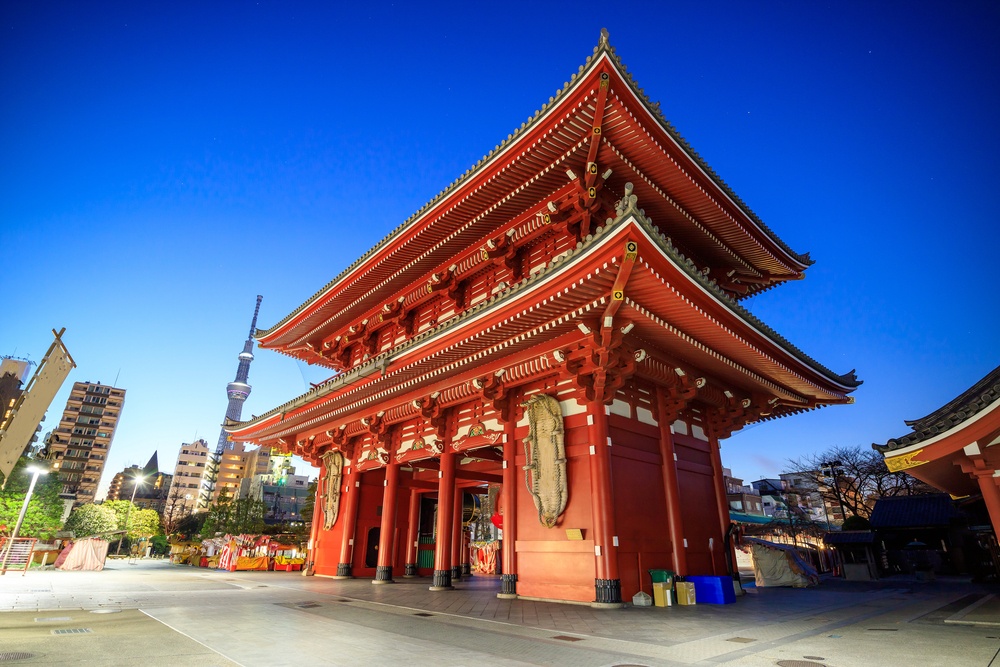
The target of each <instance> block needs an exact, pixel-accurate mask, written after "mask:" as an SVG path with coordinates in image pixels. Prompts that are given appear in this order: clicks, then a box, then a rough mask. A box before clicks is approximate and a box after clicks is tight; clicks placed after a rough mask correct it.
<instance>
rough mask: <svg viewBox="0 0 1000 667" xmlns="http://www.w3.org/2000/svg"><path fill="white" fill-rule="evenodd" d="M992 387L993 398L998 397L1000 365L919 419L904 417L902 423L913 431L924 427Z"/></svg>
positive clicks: (999, 393) (999, 392) (999, 391)
mask: <svg viewBox="0 0 1000 667" xmlns="http://www.w3.org/2000/svg"><path fill="white" fill-rule="evenodd" d="M991 387H992V393H993V399H994V400H996V399H997V398H1000V366H997V367H996V368H994V369H993V370H992V371H990V372H989V373H987V374H986V375H985V376H984V377H983V378H982V379H980V380H979V382H977V383H976V384H974V385H972V386H971V387H969V388H968V389H966V390H965V391H963V392H962V393H961V394H959V395H958V396H956V397H955V398H953V399H952V400H950V401H948V402H947V403H946V404H945V405H942V406H941V407H940V408H938V409H937V410H934V411H933V412H931V413H930V414H927V415H925V416H923V417H921V418H920V419H904V420H903V423H904V424H906V425H907V426H910V427H912V428H913V430H914V431H916V430H920V429H921V428H926V427H927V426H930V425H931V424H933V423H934V422H937V421H940V420H941V419H942V418H944V417H947V416H948V415H949V414H951V413H952V412H954V411H955V409H956V408H958V407H959V406H961V405H963V404H965V403H968V402H969V401H970V399H973V398H977V397H978V398H982V395H983V394H985V393H990V389H991ZM990 402H992V401H990Z"/></svg>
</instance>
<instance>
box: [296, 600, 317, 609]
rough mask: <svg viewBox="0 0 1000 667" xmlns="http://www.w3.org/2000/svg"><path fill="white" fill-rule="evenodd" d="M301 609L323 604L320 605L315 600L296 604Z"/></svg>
mask: <svg viewBox="0 0 1000 667" xmlns="http://www.w3.org/2000/svg"><path fill="white" fill-rule="evenodd" d="M295 606H296V607H298V608H299V609H315V608H316V607H321V606H323V605H318V604H316V603H315V602H303V603H302V604H297V605H295Z"/></svg>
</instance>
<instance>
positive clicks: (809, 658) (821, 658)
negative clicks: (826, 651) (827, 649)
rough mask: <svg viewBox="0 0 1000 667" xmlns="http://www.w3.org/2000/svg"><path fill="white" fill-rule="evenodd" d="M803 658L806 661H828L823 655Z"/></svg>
mask: <svg viewBox="0 0 1000 667" xmlns="http://www.w3.org/2000/svg"><path fill="white" fill-rule="evenodd" d="M802 657H803V658H805V659H806V660H826V658H824V657H823V656H821V655H804V656H802Z"/></svg>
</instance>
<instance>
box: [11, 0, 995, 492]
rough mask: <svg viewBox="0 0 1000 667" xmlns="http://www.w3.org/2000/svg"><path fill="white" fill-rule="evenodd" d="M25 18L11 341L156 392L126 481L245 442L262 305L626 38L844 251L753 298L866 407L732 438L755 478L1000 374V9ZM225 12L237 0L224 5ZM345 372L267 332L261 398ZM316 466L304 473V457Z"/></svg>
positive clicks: (760, 182) (337, 267) (730, 447)
mask: <svg viewBox="0 0 1000 667" xmlns="http://www.w3.org/2000/svg"><path fill="white" fill-rule="evenodd" d="M335 4H336V3H316V4H309V3H278V2H259V3H254V4H251V3H200V4H196V3H162V2H143V3H134V2H133V3H120V4H118V3H69V2H67V3H50V2H32V3H4V4H3V5H2V6H0V35H2V37H0V86H2V95H0V146H2V151H0V248H2V250H3V255H4V257H5V260H6V261H5V262H4V269H3V270H2V271H0V291H2V294H3V299H4V310H3V312H4V316H3V318H2V319H0V354H8V355H10V354H14V355H17V356H26V355H28V356H30V358H32V359H34V360H36V361H38V360H40V359H41V357H42V355H43V354H44V352H45V350H46V348H47V347H48V344H49V342H50V338H51V334H50V330H51V329H52V328H60V327H66V334H65V341H66V344H67V346H68V347H69V349H70V351H71V353H72V354H73V355H74V357H75V359H76V360H77V363H78V364H79V367H78V368H77V369H76V370H75V371H74V372H73V373H72V374H71V376H70V380H69V381H68V382H67V384H66V387H65V388H64V389H63V391H62V392H61V393H60V394H59V395H58V396H57V397H56V400H55V402H54V403H53V408H52V409H50V412H49V415H50V418H49V420H48V422H47V423H46V424H45V425H44V427H45V428H46V429H49V428H53V427H54V425H55V424H54V422H55V420H56V419H57V418H58V414H59V412H60V411H61V407H62V405H64V404H65V399H66V396H67V395H68V388H69V385H70V383H71V382H72V381H74V380H89V381H102V382H104V383H106V384H110V383H112V382H114V380H115V378H116V377H118V386H120V387H124V388H126V389H127V390H128V394H127V398H126V403H125V408H124V411H123V415H122V423H121V426H120V428H119V431H118V434H117V435H116V437H115V441H114V445H113V447H112V451H111V456H110V457H109V463H108V468H107V474H106V475H105V477H106V479H105V482H107V480H109V479H110V476H111V475H112V474H113V473H114V472H116V471H118V470H121V469H122V468H123V467H125V466H126V465H130V464H144V463H145V462H146V460H147V459H148V458H149V456H150V455H151V454H152V453H153V451H154V450H158V451H159V460H160V463H161V468H163V469H165V470H168V471H169V470H172V467H173V461H174V459H175V457H176V454H177V450H178V449H179V446H180V444H181V443H182V442H189V441H191V440H192V439H194V438H196V437H204V438H205V439H206V440H208V441H209V442H210V443H214V442H215V440H216V439H217V437H218V433H219V424H220V422H221V420H222V418H223V416H224V413H225V409H226V396H225V385H226V383H227V382H229V381H230V380H231V379H232V378H233V376H234V374H235V372H236V365H237V359H236V355H237V354H238V353H239V352H240V350H241V348H242V345H243V341H244V339H245V337H246V333H247V330H248V328H249V324H250V317H251V315H252V312H253V305H254V299H255V297H256V295H257V294H263V295H264V301H263V304H262V306H261V313H260V321H259V324H260V325H261V326H262V327H268V326H271V325H273V324H274V323H276V322H277V321H278V320H280V319H281V318H282V317H283V316H284V315H286V314H287V313H289V312H290V311H291V310H293V309H294V308H295V307H297V306H298V305H299V304H300V303H302V302H303V301H304V300H305V299H306V298H308V297H309V296H310V295H312V294H313V293H314V292H315V291H316V290H317V289H318V288H319V287H321V286H322V285H324V284H325V283H326V282H327V281H329V280H330V279H331V278H332V277H333V276H335V275H336V274H338V273H339V272H340V271H341V270H342V269H343V268H344V267H345V266H347V265H348V264H350V263H351V262H352V261H353V260H354V259H356V258H357V257H358V256H360V255H361V254H362V253H364V252H365V251H366V250H368V249H369V248H370V247H371V246H372V245H374V244H375V243H376V242H377V241H378V240H379V239H381V238H382V237H383V236H384V235H385V234H386V233H388V232H389V231H390V230H391V229H393V228H394V227H395V226H397V225H398V224H399V223H400V222H401V221H403V220H404V219H405V218H407V217H408V216H409V215H411V214H412V213H413V212H414V211H416V210H417V209H418V208H420V206H422V205H423V204H424V203H426V202H427V201H429V200H430V199H432V198H433V197H434V196H435V195H436V194H437V193H438V192H440V191H441V190H442V189H443V188H444V187H445V186H446V185H447V184H448V183H450V182H451V181H452V180H454V179H455V178H456V177H457V176H459V175H460V174H462V173H463V172H464V171H465V169H467V168H468V167H469V166H470V165H471V164H473V163H475V161H476V160H478V159H479V158H480V157H481V156H482V155H484V154H485V153H487V152H488V151H489V150H490V149H491V148H492V147H493V146H494V145H496V144H497V143H499V142H500V140H501V139H503V138H505V137H506V136H507V134H508V133H510V132H511V131H513V130H514V128H516V127H517V126H518V125H519V124H520V123H521V122H523V121H524V120H525V119H526V118H527V117H528V116H529V115H531V114H532V113H534V111H535V110H536V109H538V108H539V107H540V106H541V105H542V104H543V103H544V102H546V101H547V100H548V98H549V96H551V95H553V94H554V92H555V91H556V90H557V89H558V88H560V87H561V86H562V84H563V82H564V81H566V80H567V79H568V78H569V76H570V74H571V73H573V72H574V71H576V69H577V67H578V66H579V65H581V64H583V62H584V60H585V59H586V57H587V56H588V55H589V54H590V52H591V49H592V48H593V47H594V45H595V44H596V43H597V39H598V35H599V31H600V29H601V28H602V27H607V28H608V30H609V32H610V34H611V43H612V44H613V45H614V46H615V47H616V49H617V51H618V53H619V55H620V56H621V57H622V59H623V60H624V62H625V64H626V65H627V66H628V68H629V71H631V72H632V73H633V74H634V76H635V77H636V79H637V80H638V82H639V84H640V86H642V87H643V88H644V89H645V90H646V92H647V93H648V94H649V95H650V97H651V98H652V99H654V100H660V102H661V105H662V109H663V112H664V115H665V116H666V117H667V118H668V119H669V120H670V121H671V122H672V123H673V125H674V126H675V127H676V128H677V129H678V131H679V132H680V133H681V134H682V135H683V136H684V137H685V138H687V140H688V141H689V142H690V143H691V145H692V146H693V147H694V148H695V149H696V150H697V151H698V152H699V153H700V154H701V155H702V156H703V157H704V158H705V159H706V160H707V162H708V163H709V164H710V165H712V167H713V168H714V169H715V171H716V172H717V173H718V174H720V175H721V177H722V178H723V179H725V180H726V181H727V182H728V183H729V184H730V186H732V188H733V189H734V190H735V191H736V192H737V193H738V194H739V195H740V196H741V197H742V198H743V200H744V201H745V202H747V204H748V205H749V206H750V207H751V208H752V209H753V210H754V211H755V212H756V213H757V214H758V215H759V216H760V217H761V218H762V219H763V220H764V221H765V222H766V223H767V224H768V225H769V226H770V227H771V228H772V229H773V230H774V231H775V232H776V233H778V234H779V235H780V236H781V237H782V238H783V239H784V240H785V241H786V242H787V243H788V244H789V245H790V246H791V247H792V248H793V249H795V250H796V251H798V252H811V253H812V257H813V258H814V259H815V260H816V264H815V265H814V266H813V267H812V268H810V269H809V271H808V272H807V274H806V275H807V277H806V280H805V281H802V282H798V283H794V284H789V285H785V286H783V287H781V288H780V289H776V290H773V291H771V292H768V293H765V294H763V295H760V296H758V297H755V298H754V299H752V300H750V301H749V302H746V303H747V305H748V306H749V307H750V308H751V310H752V311H753V312H754V314H755V315H757V316H759V317H761V318H762V319H763V320H764V321H765V322H767V323H768V324H770V325H771V326H773V327H774V328H775V329H777V330H778V331H779V332H781V333H782V334H783V335H784V336H786V337H787V338H788V339H789V340H791V341H792V342H793V343H795V344H796V345H798V346H799V347H800V348H801V349H803V350H804V351H805V352H806V353H808V354H810V355H811V356H813V357H815V358H816V359H818V360H819V361H820V362H822V363H823V364H825V365H827V366H828V367H830V368H832V369H834V370H836V371H837V372H845V371H848V370H850V369H852V368H857V370H858V375H859V377H860V378H862V379H863V380H864V381H865V384H864V385H863V386H862V387H861V389H859V390H858V391H857V392H856V394H855V396H856V399H857V404H856V405H854V406H849V407H837V408H828V409H824V410H819V411H816V412H813V413H810V414H807V415H800V416H796V417H792V418H788V419H783V420H779V421H776V422H769V423H766V424H763V425H760V426H755V427H751V428H749V429H746V430H744V431H743V432H741V433H739V434H737V435H735V436H734V437H732V438H731V439H730V440H729V441H727V442H726V443H725V444H724V447H723V460H724V462H725V464H726V465H728V466H730V467H732V468H733V470H734V473H736V474H737V475H739V476H743V477H744V478H746V479H748V480H749V479H756V478H757V477H760V476H772V475H774V474H775V473H777V472H780V471H781V470H782V469H783V467H784V465H785V461H786V460H787V459H788V458H790V457H796V456H798V455H800V454H807V453H811V452H813V451H818V450H822V449H824V448H826V447H829V446H833V445H841V444H844V445H854V444H863V445H866V446H867V445H868V444H870V443H871V442H884V441H885V440H886V439H888V438H889V437H892V436H896V435H900V434H902V433H904V432H905V431H906V427H905V426H904V424H903V420H904V419H912V418H916V417H920V416H923V415H924V414H926V413H927V412H930V411H931V410H933V409H935V408H937V407H939V406H940V405H942V404H943V403H945V402H946V401H948V400H950V399H951V398H952V397H954V396H955V395H956V394H958V393H959V392H961V391H962V390H964V389H966V388H967V387H969V386H970V385H971V384H973V383H974V382H975V381H977V380H978V379H979V378H980V377H982V376H983V375H985V374H986V373H987V372H988V371H989V370H991V369H992V368H994V367H995V366H997V364H1000V352H998V346H997V341H998V339H1000V335H998V331H1000V314H998V312H1000V309H998V308H997V297H996V276H997V269H996V266H997V265H996V261H997V250H998V248H1000V232H998V225H997V215H996V208H997V207H996V199H997V192H998V191H1000V190H998V187H997V182H998V180H1000V166H998V157H997V156H1000V129H998V124H997V122H996V114H997V109H998V108H1000V85H998V84H1000V81H998V78H1000V74H998V72H1000V40H997V39H996V35H997V34H1000V9H998V7H1000V6H998V5H997V4H996V3H990V2H962V3H949V2H938V3H917V2H878V3H867V2H866V3H862V2H831V3H820V2H737V3H703V2H692V3H683V2H670V3H666V2H664V3H629V2H623V3H618V4H616V5H615V7H614V8H613V9H608V6H607V4H606V3H588V2H577V3H573V9H572V11H569V10H567V9H566V7H565V6H563V7H559V6H558V5H549V4H546V3H533V4H531V5H530V6H529V5H509V4H503V3H495V4H493V5H489V6H479V5H478V4H473V3H464V4H452V5H447V4H434V5H433V6H432V5H429V4H426V3H421V4H413V5H409V4H406V3H391V4H389V3H381V4H380V3H369V5H368V6H366V7H365V8H361V7H358V6H355V5H353V3H352V6H350V7H343V8H340V7H337V6H333V5H335ZM203 5H210V6H203ZM326 375H327V374H326V372H324V371H322V370H319V371H317V369H315V368H308V367H304V365H302V364H300V363H298V362H296V361H294V360H292V359H289V358H287V357H284V356H281V355H278V354H276V353H273V352H267V351H260V352H258V354H257V359H256V361H255V362H254V364H253V366H252V367H251V371H250V382H251V384H252V385H253V388H254V389H253V393H252V395H251V396H250V398H249V400H248V402H247V405H246V410H245V412H244V416H249V415H250V414H259V413H261V412H264V411H266V410H268V409H270V408H272V407H275V406H276V405H278V404H280V403H282V402H284V401H286V400H288V399H290V398H292V397H294V396H296V395H298V394H300V393H302V392H303V391H304V390H305V389H306V388H307V387H308V385H307V383H308V382H310V381H312V382H318V381H320V380H322V379H324V378H325V377H326ZM300 472H301V470H300Z"/></svg>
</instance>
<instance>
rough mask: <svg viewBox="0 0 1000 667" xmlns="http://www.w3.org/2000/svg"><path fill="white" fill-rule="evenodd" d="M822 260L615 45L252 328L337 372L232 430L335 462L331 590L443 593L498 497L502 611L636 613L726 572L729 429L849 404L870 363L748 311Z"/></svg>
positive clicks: (316, 542) (324, 507) (321, 508)
mask: <svg viewBox="0 0 1000 667" xmlns="http://www.w3.org/2000/svg"><path fill="white" fill-rule="evenodd" d="M359 215H363V212H359ZM810 264H811V260H810V259H809V257H808V256H807V255H802V254H799V253H796V252H794V251H793V250H791V248H789V246H788V245H786V244H785V243H784V242H783V241H782V240H781V239H779V238H778V236H777V235H776V234H775V233H774V232H773V231H771V230H770V229H769V228H768V227H767V226H766V225H765V224H764V223H763V222H762V221H761V220H760V219H759V218H758V217H757V216H756V215H755V214H754V213H753V212H752V211H751V210H750V209H749V207H747V205H746V204H744V203H743V201H742V200H741V199H740V198H739V197H738V196H737V195H736V194H735V193H734V192H733V191H732V190H731V189H730V188H729V187H728V186H727V185H726V184H725V183H724V182H723V181H722V180H721V179H720V178H719V177H718V176H717V175H716V174H715V173H714V172H713V171H712V170H711V168H709V166H708V165H707V164H706V163H705V162H704V161H703V160H702V159H701V158H700V157H699V156H698V155H697V154H696V153H695V152H694V151H693V150H692V149H691V147H690V146H688V144H687V143H686V142H685V141H684V139H683V138H681V136H680V135H679V134H678V133H677V132H676V131H675V130H674V129H673V127H671V125H670V124H669V123H668V122H667V121H666V120H665V119H664V118H663V116H662V115H661V113H660V109H659V105H658V104H654V103H652V102H650V101H649V99H648V98H647V97H646V96H645V95H644V94H643V92H642V91H641V89H640V88H639V87H638V85H637V84H636V82H635V81H634V80H633V79H632V77H631V75H629V74H627V73H626V69H625V67H624V65H623V64H622V63H621V61H620V60H619V58H618V56H617V55H616V54H615V51H614V49H613V48H612V47H611V46H610V44H609V43H608V41H607V35H606V33H602V37H601V40H600V42H599V44H598V46H597V47H596V49H595V50H594V54H593V55H592V56H591V57H589V58H587V60H586V62H585V63H584V64H583V65H582V66H581V67H580V70H579V71H578V72H577V73H576V74H575V75H573V77H572V78H571V80H570V81H569V82H568V83H567V84H566V85H565V87H564V88H563V89H562V91H561V92H560V93H558V94H557V95H556V96H555V97H554V98H553V99H551V100H550V101H549V103H547V104H545V105H543V107H542V108H541V109H540V110H539V111H538V112H536V113H535V114H534V115H533V116H531V117H529V119H528V120H527V121H526V122H525V123H524V124H523V125H522V126H521V127H520V128H519V129H518V130H516V131H515V132H514V133H513V134H512V135H511V136H509V137H508V138H507V139H506V140H505V141H503V142H502V143H501V144H500V145H499V146H498V147H497V148H496V149H495V150H493V151H492V152H490V153H489V154H488V155H486V156H484V157H483V159H482V160H480V161H479V162H478V163H477V164H476V165H474V166H473V167H472V168H470V169H469V170H468V171H467V172H466V173H465V174H464V175H462V176H461V177H460V178H459V179H458V180H456V181H455V182H454V183H452V184H451V185H449V186H448V187H447V188H445V190H444V191H443V192H442V193H441V194H440V195H438V196H437V197H436V198H435V199H434V200H433V201H431V202H430V203H429V204H427V205H426V206H424V207H423V208H422V209H421V210H420V211H418V212H417V213H416V214H415V215H413V216H412V217H411V218H410V219H408V220H406V221H405V222H404V223H403V224H401V225H400V226H399V227H398V228H396V229H395V230H394V231H393V232H392V233H390V234H389V235H388V236H387V237H386V238H384V239H383V240H382V241H380V242H379V243H378V244H377V245H376V246H375V247H374V248H372V249H371V250H369V251H368V252H367V253H365V254H364V255H362V256H361V257H360V258H359V259H358V260H357V261H356V262H355V263H353V264H352V265H351V266H349V267H348V268H347V269H345V270H344V271H343V272H342V273H341V274H340V275H339V276H337V277H336V278H334V279H333V280H332V281H331V282H330V283H329V284H327V285H326V286H324V287H322V288H321V289H320V290H319V291H317V292H316V293H315V294H314V296H312V297H311V298H309V299H308V300H307V301H306V302H305V303H303V304H302V305H301V306H300V307H298V308H296V309H295V310H294V311H293V312H292V313H290V314H288V315H287V316H286V317H285V318H284V319H282V320H281V321H280V322H278V323H277V324H275V325H274V326H272V327H271V328H269V329H266V330H258V331H257V332H256V338H257V340H258V342H259V344H260V346H261V347H262V348H265V349H271V350H276V351H278V352H280V353H282V354H286V355H289V356H292V357H295V358H297V359H301V360H304V361H306V362H308V363H311V364H318V365H320V366H323V367H326V368H328V369H330V370H331V371H334V372H336V375H335V376H334V377H333V378H332V379H330V380H329V381H327V382H325V383H323V384H322V385H320V386H317V387H315V388H314V389H312V390H310V391H309V392H307V393H305V394H303V395H301V396H298V397H297V398H294V399H292V400H291V401H289V402H287V403H285V404H283V405H281V406H278V407H276V408H274V409H273V410H270V411H268V412H265V413H264V414H262V415H260V416H257V417H254V418H253V419H250V420H248V421H243V422H231V423H229V425H228V427H227V430H228V431H229V432H230V433H231V434H232V439H233V440H235V441H244V442H253V443H257V444H260V445H262V446H267V447H274V448H276V449H278V450H280V451H283V452H287V453H294V454H297V455H299V456H302V457H304V458H305V459H307V460H308V461H310V462H311V463H313V464H314V465H318V466H319V467H320V481H319V484H318V489H317V497H316V508H317V511H316V512H315V513H314V521H313V526H312V540H311V547H312V548H311V551H310V556H309V559H310V566H309V570H310V571H311V572H313V573H314V574H319V575H325V576H335V577H350V576H357V577H370V578H372V579H373V581H374V582H375V583H387V582H391V581H393V578H394V577H397V576H400V575H402V576H418V575H419V576H427V577H429V578H430V579H429V581H428V583H429V586H430V588H431V589H432V590H435V591H446V590H449V589H451V588H453V587H454V586H455V585H456V584H458V583H460V581H461V578H462V577H463V576H465V572H466V571H467V568H465V567H463V565H465V564H466V563H467V562H468V554H469V550H468V548H467V539H468V534H467V532H466V530H464V528H463V523H464V521H463V511H462V509H463V506H464V505H465V502H466V499H467V498H468V495H469V494H477V495H486V494H489V495H490V497H492V495H493V492H494V491H496V490H498V493H497V501H496V509H495V512H494V514H493V515H492V516H491V517H490V520H491V521H492V523H493V524H494V525H498V526H500V527H501V528H502V546H501V547H500V549H501V558H500V561H501V563H502V575H501V578H500V582H499V587H498V593H497V594H498V595H499V596H502V597H512V596H527V597H532V598H542V599H551V600H563V601H574V602H587V603H590V604H592V605H594V606H597V607H601V606H619V605H621V603H622V600H624V599H629V598H631V596H632V595H633V594H635V593H636V592H637V591H639V590H640V588H641V587H642V583H643V580H644V578H645V579H646V580H647V581H648V575H647V574H646V573H647V570H648V569H650V568H664V569H669V570H673V571H675V572H678V573H680V574H685V575H686V574H725V573H726V568H727V558H726V553H725V546H724V545H725V543H726V542H725V539H724V538H725V533H726V531H727V529H728V527H729V506H728V502H727V494H726V491H727V489H726V487H725V484H724V481H723V468H722V463H721V458H720V442H721V441H722V440H723V439H724V438H726V437H728V436H729V435H730V434H731V433H732V432H733V431H734V430H736V429H739V428H741V427H743V426H744V425H746V424H748V423H752V422H758V421H766V420H771V419H777V418H782V417H789V416H793V415H796V414H798V413H801V412H805V411H808V410H813V409H816V408H819V407H823V406H828V405H839V404H847V403H850V402H852V399H851V398H850V396H849V394H850V392H851V391H853V390H854V389H855V388H856V387H857V386H858V385H859V384H860V383H859V382H858V381H857V380H856V378H855V377H854V374H853V371H852V372H850V373H847V374H838V373H835V372H833V371H831V370H829V369H828V368H826V367H825V366H823V365H822V364H820V363H819V362H817V361H815V360H814V359H812V358H811V357H809V356H808V355H807V354H805V353H804V352H802V351H801V350H799V349H798V348H796V347H795V346H794V345H792V344H791V343H790V342H789V341H787V340H785V339H784V338H782V337H781V336H780V335H779V334H778V333H777V332H775V331H774V330H773V329H771V328H770V327H768V326H767V325H766V324H765V323H763V322H762V321H760V320H759V319H758V318H756V317H754V316H753V315H752V314H751V313H750V312H749V311H748V310H747V309H745V308H744V307H743V306H742V305H741V304H740V302H741V301H742V300H743V299H745V298H747V297H750V296H753V295H756V294H760V293H762V292H765V291H766V290H768V289H770V288H773V287H776V286H779V285H781V284H782V283H784V282H786V281H789V280H799V279H801V278H803V277H804V274H805V271H806V269H807V268H808V266H809V265H810ZM682 499H683V502H682ZM428 551H432V553H433V559H432V561H424V555H425V554H426V555H429V553H428Z"/></svg>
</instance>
